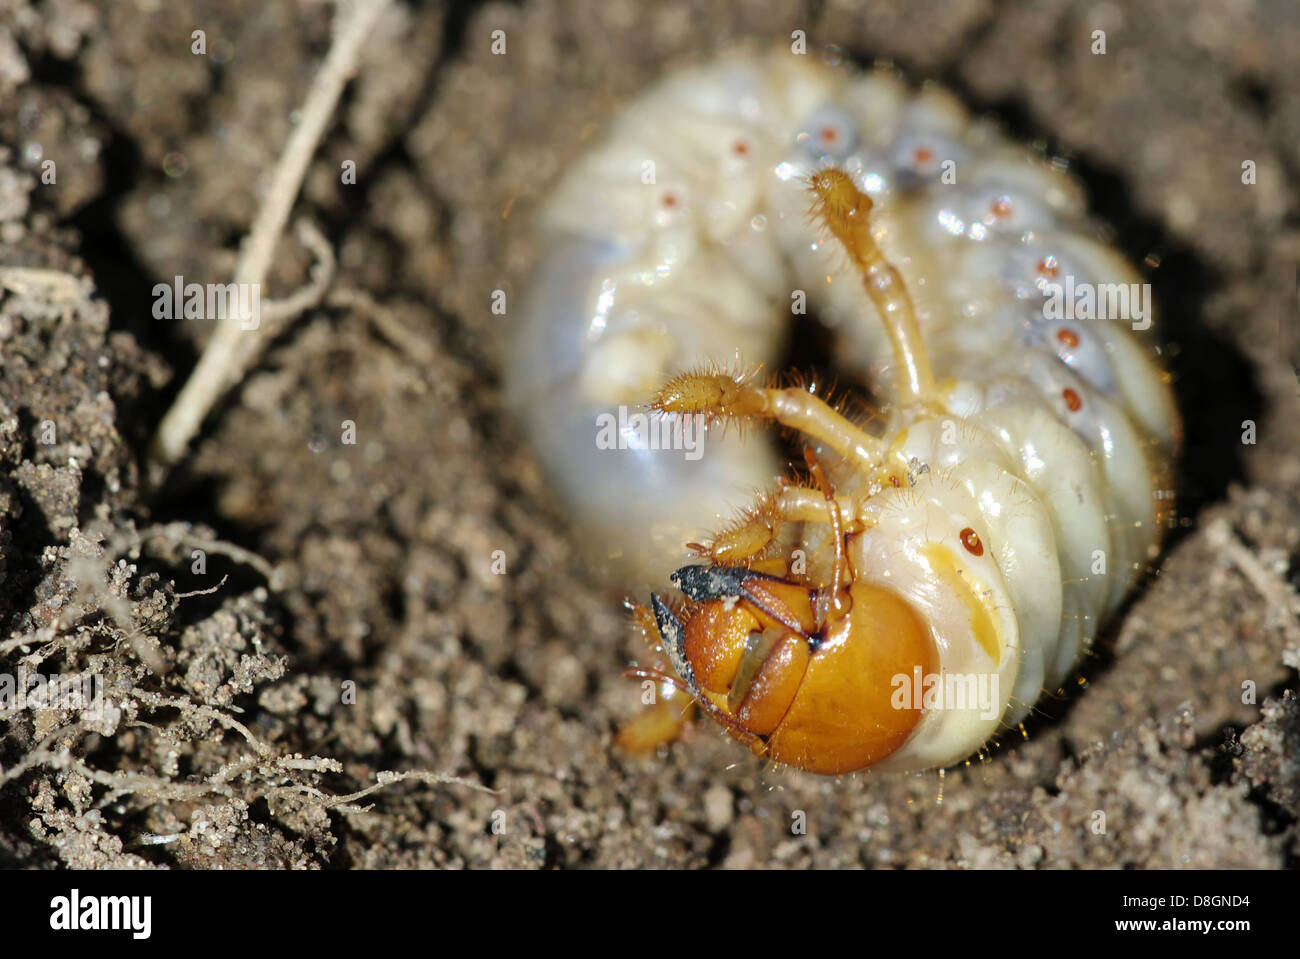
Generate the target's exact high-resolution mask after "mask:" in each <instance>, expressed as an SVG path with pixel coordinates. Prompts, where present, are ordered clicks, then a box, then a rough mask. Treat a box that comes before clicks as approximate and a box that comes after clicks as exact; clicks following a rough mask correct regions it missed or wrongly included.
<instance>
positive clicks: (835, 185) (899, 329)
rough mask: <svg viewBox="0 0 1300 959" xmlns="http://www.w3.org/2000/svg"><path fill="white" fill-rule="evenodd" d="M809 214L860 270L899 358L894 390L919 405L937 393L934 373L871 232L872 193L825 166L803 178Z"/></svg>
mask: <svg viewBox="0 0 1300 959" xmlns="http://www.w3.org/2000/svg"><path fill="white" fill-rule="evenodd" d="M808 190H809V192H810V193H811V194H812V197H813V204H812V211H811V212H812V214H813V216H815V217H816V218H817V219H819V220H821V221H822V222H823V223H825V224H826V226H827V227H828V228H829V229H830V231H831V233H833V234H834V235H835V238H836V239H837V240H839V241H840V244H841V245H842V246H843V247H844V250H845V252H846V253H848V255H849V259H850V260H852V261H853V265H854V266H855V267H857V270H858V272H859V273H860V274H861V275H862V285H863V287H864V288H865V289H866V291H867V296H869V297H870V298H871V302H872V303H874V304H875V306H876V312H878V313H879V314H880V319H881V322H882V323H884V324H885V331H886V332H887V333H888V334H889V342H890V345H891V346H892V347H893V350H894V358H895V359H896V360H897V362H898V395H899V398H900V399H901V400H902V402H904V403H906V404H924V403H928V402H930V401H932V400H933V399H934V398H935V396H936V394H937V392H938V391H937V389H936V387H935V381H934V372H933V371H932V370H931V369H930V360H929V357H928V356H927V355H926V351H925V343H924V342H923V341H922V339H921V327H920V324H919V323H918V322H917V319H916V307H915V306H913V305H912V297H911V295H910V294H909V293H908V292H907V286H906V284H905V283H904V282H903V276H902V274H901V273H899V272H898V270H897V268H896V267H895V266H894V265H893V264H892V263H890V262H889V261H888V260H887V259H885V254H884V253H883V252H881V249H880V247H879V245H877V243H876V239H875V237H874V236H872V235H871V222H870V213H871V207H872V205H873V204H872V202H871V197H869V196H867V194H865V193H863V192H862V191H861V190H859V189H858V187H857V184H855V183H854V182H853V178H852V177H851V176H849V175H848V174H847V173H845V172H844V171H843V170H839V169H836V168H835V167H828V168H827V169H824V170H818V171H817V172H816V173H813V174H812V175H811V176H809V177H808Z"/></svg>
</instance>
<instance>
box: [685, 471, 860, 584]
mask: <svg viewBox="0 0 1300 959" xmlns="http://www.w3.org/2000/svg"><path fill="white" fill-rule="evenodd" d="M846 516H847V517H852V516H853V508H852V504H849V503H837V502H836V501H835V500H834V499H830V500H828V499H827V498H826V496H825V495H824V494H823V493H822V492H819V491H817V490H812V489H808V488H807V487H804V486H783V487H781V488H780V489H778V490H777V491H776V492H774V493H772V494H771V495H769V496H764V497H763V498H762V499H761V500H760V501H759V503H758V505H756V506H754V507H752V508H750V509H748V510H746V511H745V512H744V513H743V514H742V515H741V517H740V519H739V520H738V521H737V522H736V523H734V524H732V525H731V526H728V527H727V528H725V529H723V530H721V531H719V532H718V534H717V535H716V536H715V537H714V538H713V539H712V540H711V541H710V542H708V543H689V544H687V545H688V546H689V547H690V548H691V549H693V550H694V551H695V552H696V554H697V555H698V556H700V557H701V558H703V559H707V560H709V561H710V562H712V563H714V564H716V565H719V566H727V565H734V564H737V563H746V562H749V561H750V560H751V559H753V558H754V557H756V556H760V555H761V554H762V553H763V552H764V551H765V550H767V549H768V548H769V547H770V546H772V544H773V543H775V542H776V541H777V538H778V537H779V536H780V533H781V527H782V525H783V524H785V523H826V524H828V525H830V524H832V523H834V522H841V523H843V522H844V517H846ZM846 528H850V526H846ZM777 562H778V563H779V564H780V568H779V569H777V568H775V567H774V568H772V569H766V568H763V569H762V571H763V572H774V573H777V574H778V575H779V574H783V573H784V572H785V568H784V567H785V564H784V562H782V561H780V560H778V561H777ZM750 566H751V568H753V569H758V568H759V566H758V565H756V564H753V563H751V564H750Z"/></svg>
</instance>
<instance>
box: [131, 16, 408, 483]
mask: <svg viewBox="0 0 1300 959" xmlns="http://www.w3.org/2000/svg"><path fill="white" fill-rule="evenodd" d="M390 2H391V0H351V2H340V4H339V7H338V12H337V14H336V20H335V31H334V42H333V44H332V46H331V47H330V51H329V53H328V54H327V55H326V57H325V60H324V62H323V63H322V64H321V66H320V70H319V71H318V72H317V74H316V78H315V80H314V81H313V82H312V86H311V90H310V91H309V92H308V94H307V99H306V101H305V102H304V103H303V106H302V110H301V111H300V117H301V119H300V120H299V122H298V125H297V126H296V127H295V128H294V130H293V132H292V133H291V134H290V136H289V142H288V143H287V144H286V145H285V149H284V153H283V154H281V156H280V160H279V162H278V163H277V165H276V168H275V172H274V174H273V176H272V178H271V185H270V188H269V189H268V190H267V194H266V199H265V200H264V202H263V204H262V207H261V209H260V210H259V211H258V214H257V218H256V220H254V222H253V227H252V230H251V231H250V232H249V234H248V237H247V238H246V239H245V241H244V245H243V247H242V249H241V251H240V256H239V261H238V263H237V264H236V266H235V275H234V281H235V282H236V283H239V284H248V285H250V286H252V285H260V284H261V283H262V282H263V281H264V280H265V279H266V274H267V272H268V270H269V269H270V265H271V257H272V255H273V254H274V253H275V247H276V244H277V242H278V241H279V239H280V234H281V233H282V232H283V231H284V225H285V222H286V220H287V219H288V217H289V211H290V209H291V208H292V207H293V203H294V200H295V199H296V198H297V196H298V191H299V189H300V187H301V186H302V180H303V176H304V174H305V173H306V170H307V165H308V164H309V163H310V162H311V158H312V155H313V154H314V153H315V151H316V145H317V143H319V141H320V138H321V136H322V135H323V134H324V132H325V127H326V125H327V124H328V123H329V120H330V117H331V116H333V114H334V109H335V107H336V106H337V104H338V99H339V96H340V95H341V94H342V92H343V87H344V86H345V85H346V83H347V81H348V79H349V78H350V77H351V76H352V74H353V72H354V71H355V70H356V66H357V58H358V56H359V54H360V51H361V46H362V44H363V43H364V42H365V39H366V37H367V36H368V35H369V33H370V31H371V28H372V27H373V26H374V25H375V22H376V21H377V20H378V19H379V17H380V15H381V14H382V13H383V12H384V10H385V9H386V8H387V7H388V5H389V3H390ZM245 327H246V318H245V317H244V316H243V315H241V311H239V310H231V311H230V312H229V313H228V314H227V315H226V316H225V317H223V318H221V319H219V320H218V321H217V325H216V328H215V329H214V330H213V332H212V338H211V339H210V340H209V341H208V345H207V348H206V349H205V350H204V351H203V355H202V356H201V357H199V362H198V364H197V365H196V366H195V367H194V372H193V373H191V374H190V378H189V380H188V381H186V383H185V386H184V387H183V388H182V389H181V392H180V394H179V395H178V396H177V397H176V402H175V403H173V404H172V407H171V409H169V410H168V411H167V414H166V415H165V416H164V417H163V419H162V422H161V423H160V424H159V426H158V432H157V433H156V434H155V435H154V438H153V443H152V444H151V446H150V450H149V460H150V467H149V480H150V482H151V483H152V484H154V485H158V484H160V483H161V481H162V479H163V478H165V476H166V474H167V472H168V471H169V470H170V469H171V467H172V466H173V465H174V464H175V463H176V462H177V461H178V460H179V459H180V458H181V456H183V455H184V453H185V450H186V448H187V447H188V446H189V444H190V441H191V440H192V439H193V438H194V436H195V434H197V433H198V430H199V427H200V426H201V425H202V423H203V419H204V417H206V416H207V414H208V411H209V410H211V409H212V407H213V405H214V404H215V403H216V402H217V400H219V399H220V398H221V396H222V395H223V394H224V393H225V392H226V390H227V389H229V388H230V387H231V386H233V385H234V384H235V383H237V382H239V380H240V379H242V378H243V375H244V373H245V371H246V370H247V369H248V367H249V366H250V365H251V364H252V362H253V361H254V360H255V359H256V357H257V356H258V354H259V353H260V352H261V349H262V347H263V346H264V345H265V344H266V342H268V337H267V335H266V331H265V330H264V329H251V330H250V329H246V328H245Z"/></svg>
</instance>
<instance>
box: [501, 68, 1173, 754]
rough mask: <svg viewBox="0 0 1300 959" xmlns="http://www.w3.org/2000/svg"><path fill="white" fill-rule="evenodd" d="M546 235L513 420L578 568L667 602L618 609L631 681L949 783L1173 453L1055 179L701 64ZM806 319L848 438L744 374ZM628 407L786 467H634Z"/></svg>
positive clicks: (836, 424) (1070, 624)
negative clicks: (576, 547)
mask: <svg viewBox="0 0 1300 959" xmlns="http://www.w3.org/2000/svg"><path fill="white" fill-rule="evenodd" d="M810 203H811V212H812V215H811V216H810V215H809V214H810ZM541 229H542V231H543V236H544V238H545V245H546V249H547V253H546V255H545V257H544V258H543V260H542V263H541V266H540V269H539V273H538V279H537V280H536V282H535V284H534V286H533V287H532V291H531V298H530V301H529V305H528V309H527V315H526V317H525V319H524V321H523V324H522V327H521V329H520V330H519V331H518V336H517V337H516V340H515V342H516V344H517V349H516V353H515V356H514V358H513V360H512V363H511V370H510V396H511V401H512V403H513V405H514V406H515V408H516V409H518V410H519V411H520V413H521V415H522V417H523V419H524V422H525V423H526V425H527V427H528V429H529V431H530V433H531V435H532V436H533V438H534V439H535V443H536V449H537V454H538V456H539V458H540V459H541V461H542V462H543V464H544V465H545V466H546V467H547V468H548V472H549V473H550V475H551V477H552V479H553V480H554V483H555V486H556V488H557V490H558V492H559V494H560V496H561V498H562V499H563V501H564V502H565V504H566V505H567V507H568V508H569V509H570V511H571V512H572V514H573V515H574V516H575V519H576V520H577V521H579V523H580V524H581V528H582V529H584V530H585V531H586V538H587V539H588V540H589V541H590V542H591V543H592V544H593V546H594V547H595V552H596V558H595V562H594V565H595V566H596V567H597V568H598V569H600V570H603V571H605V572H606V573H607V574H608V575H609V576H610V578H612V579H613V580H615V581H617V582H620V583H622V584H624V585H626V586H627V587H629V588H632V589H636V590H637V591H638V594H639V595H644V593H643V592H640V591H641V590H651V589H655V590H663V589H664V588H665V584H666V583H667V582H668V581H669V580H671V582H672V583H673V584H674V585H675V586H676V587H677V590H680V592H681V594H682V595H683V599H682V600H678V601H665V600H664V599H662V598H660V597H659V596H652V598H651V604H650V607H649V608H645V607H638V610H637V612H638V617H639V621H640V623H641V625H642V626H643V628H645V629H646V630H647V632H648V633H649V634H650V635H651V637H652V638H653V639H655V640H656V641H659V642H661V643H662V646H663V652H664V654H665V655H666V656H667V658H668V660H669V662H670V663H671V665H672V667H673V671H674V672H675V673H676V675H675V676H673V677H671V678H670V677H669V676H668V674H665V673H660V672H658V671H655V670H643V671H641V674H642V675H645V676H649V677H654V678H657V679H662V680H663V681H664V685H665V686H666V685H668V684H670V683H671V684H675V685H676V686H678V687H680V688H681V689H682V690H684V691H685V692H687V693H689V695H690V696H692V697H693V698H695V699H696V701H697V702H698V703H699V705H700V706H701V708H702V709H703V710H704V712H705V713H707V714H708V715H710V716H712V717H713V718H714V719H716V720H717V721H719V722H720V723H721V724H722V725H723V726H724V727H725V728H726V729H727V730H728V731H729V732H730V733H732V734H733V735H734V736H736V737H737V738H739V739H741V740H742V741H744V742H746V743H748V744H749V745H750V746H751V748H753V749H754V750H755V751H756V752H758V753H760V754H762V755H765V756H767V757H769V758H770V759H772V760H774V761H776V762H779V763H786V764H790V765H794V766H798V767H801V768H804V769H809V770H812V771H814V772H819V773H825V774H839V773H844V772H848V771H851V770H856V769H861V768H865V767H868V766H874V767H876V768H880V769H892V770H917V769H926V768H933V767H942V766H946V765H951V764H953V763H956V762H960V761H961V760H963V759H965V758H967V757H969V756H970V755H972V754H973V753H975V752H976V751H978V750H979V749H980V748H981V747H982V746H983V745H984V744H986V743H987V742H989V741H990V740H992V739H993V738H994V737H996V736H997V735H998V734H999V733H1000V732H1005V731H1006V730H1008V729H1012V728H1014V727H1015V726H1016V725H1017V724H1018V723H1020V722H1021V721H1022V720H1023V718H1024V717H1025V716H1026V715H1027V714H1028V712H1029V710H1030V709H1031V708H1032V706H1033V705H1034V703H1035V702H1036V701H1037V700H1038V698H1039V697H1040V695H1041V694H1042V693H1043V691H1044V690H1056V689H1057V688H1059V687H1060V686H1061V684H1062V683H1063V682H1064V681H1065V680H1066V678H1067V677H1068V675H1069V673H1070V672H1071V670H1073V669H1074V668H1075V667H1076V664H1077V663H1078V660H1079V657H1080V655H1081V654H1082V652H1083V651H1085V650H1086V649H1087V648H1088V646H1089V644H1090V643H1091V642H1092V641H1093V639H1094V637H1095V636H1096V632H1097V629H1098V627H1099V626H1100V625H1101V624H1102V623H1103V621H1104V619H1105V617H1106V616H1107V615H1109V614H1111V613H1113V612H1114V611H1115V609H1116V608H1117V607H1118V605H1119V604H1120V603H1121V601H1122V600H1123V598H1124V597H1125V595H1126V593H1127V592H1128V590H1129V589H1130V587H1131V586H1132V584H1133V583H1134V581H1135V580H1136V578H1137V576H1138V574H1139V572H1140V571H1141V570H1142V569H1143V568H1144V567H1145V565H1146V564H1147V563H1149V562H1150V561H1151V560H1152V559H1153V558H1154V557H1155V555H1156V551H1157V547H1158V541H1159V537H1160V532H1161V529H1162V526H1163V524H1164V521H1165V519H1166V514H1167V512H1168V511H1169V510H1170V509H1171V508H1172V503H1171V501H1170V500H1169V499H1168V498H1167V497H1164V496H1162V497H1160V498H1157V495H1156V491H1157V490H1164V489H1166V488H1167V487H1168V486H1169V485H1170V483H1169V476H1170V470H1171V464H1172V462H1173V460H1174V457H1175V455H1176V453H1177V448H1178V444H1179V424H1178V422H1177V417H1176V414H1175V412H1174V408H1173V405H1172V401H1171V396H1170V392H1169V388H1168V385H1167V382H1168V379H1167V377H1166V376H1165V375H1164V374H1163V372H1162V371H1161V370H1160V369H1159V368H1158V367H1157V366H1156V365H1155V363H1154V362H1153V356H1154V352H1155V351H1154V339H1153V337H1152V334H1151V333H1150V332H1149V330H1150V327H1151V323H1150V312H1149V311H1150V303H1149V298H1148V297H1147V296H1146V295H1145V292H1146V291H1145V288H1144V287H1143V286H1141V284H1140V280H1139V278H1138V276H1137V275H1136V274H1135V273H1134V271H1133V269H1132V268H1131V266H1129V265H1128V263H1127V262H1125V260H1124V259H1123V258H1122V257H1121V256H1119V255H1118V254H1117V253H1116V252H1115V251H1114V250H1112V249H1110V248H1109V247H1107V246H1106V245H1104V244H1103V243H1102V242H1100V241H1099V240H1098V239H1096V237H1095V233H1094V231H1093V230H1092V229H1091V228H1090V226H1089V224H1088V222H1087V220H1086V218H1085V209H1084V202H1083V197H1082V194H1081V191H1080V189H1079V188H1078V186H1077V184H1076V183H1075V182H1074V180H1073V179H1072V178H1071V177H1070V176H1069V175H1068V174H1066V173H1065V172H1063V171H1062V170H1060V169H1058V168H1055V167H1053V166H1052V165H1051V164H1050V163H1047V162H1045V161H1043V160H1042V158H1040V157H1037V156H1034V155H1033V154H1032V153H1031V152H1030V151H1029V150H1027V149H1026V148H1023V147H1017V146H1014V145H1012V144H1011V143H1009V142H1008V141H1006V140H1005V139H1003V138H1002V137H1001V136H1000V134H999V133H998V132H997V131H996V129H994V128H993V127H992V126H990V125H989V124H986V123H983V122H979V121H974V120H972V119H971V118H970V117H969V116H968V115H967V113H966V111H965V110H964V109H963V108H962V107H961V106H960V105H959V104H958V103H957V102H956V101H955V100H954V99H953V98H952V97H951V96H950V95H948V94H946V93H944V92H942V91H940V90H938V89H934V88H929V87H927V88H926V89H924V90H922V91H921V92H920V93H914V92H913V91H911V90H910V89H909V88H908V87H907V86H906V85H905V84H903V83H902V82H901V81H900V80H899V79H898V78H896V77H895V76H893V75H892V74H889V73H885V72H871V73H866V74H862V73H855V72H852V71H850V70H848V69H846V68H832V67H827V66H824V65H822V64H820V63H817V62H815V61H814V60H812V59H811V58H808V57H801V56H796V55H792V54H790V53H788V52H775V53H772V54H769V55H754V54H752V53H739V54H735V55H732V56H727V57H723V58H721V59H718V60H716V61H714V62H712V63H711V64H709V65H706V66H702V67H698V68H693V69H688V70H685V71H682V72H680V73H677V74H674V75H672V76H670V77H668V78H667V79H665V80H663V81H662V82H660V83H659V84H658V85H657V86H655V87H653V88H652V89H650V90H649V91H648V92H646V93H645V94H643V95H642V96H641V97H640V98H639V99H637V100H635V101H633V102H632V103H630V104H629V105H628V106H627V108H626V109H625V110H624V111H623V112H622V113H621V114H620V115H619V116H618V117H617V118H616V119H615V120H614V122H613V124H612V127H611V129H610V131H609V134H608V136H607V138H606V139H605V140H604V141H603V143H601V144H600V145H599V146H598V147H597V148H596V149H594V150H593V151H592V152H590V153H589V154H587V155H586V156H585V157H584V158H582V159H581V160H580V161H579V162H578V163H577V164H576V166H575V168H574V169H573V170H572V171H570V173H569V174H568V175H567V176H566V177H565V178H564V179H563V180H562V181H561V182H560V184H559V186H558V187H557V189H556V193H555V195H554V196H553V197H552V198H551V199H550V201H549V202H548V204H547V206H546V207H545V210H544V212H543V214H542V217H541ZM805 292H806V294H807V300H808V302H809V304H810V306H811V307H812V308H815V309H816V310H817V312H818V314H819V315H820V317H821V318H822V319H823V320H824V321H825V322H826V323H827V324H829V325H830V326H831V328H832V329H833V330H834V332H835V334H836V338H837V342H838V347H839V350H840V353H841V354H842V355H841V356H840V358H839V362H840V363H841V364H842V365H844V366H848V367H854V366H856V367H857V368H859V369H861V370H862V371H863V372H864V373H865V374H866V375H867V376H869V378H870V380H871V382H872V384H873V386H874V388H875V392H876V394H877V395H876V399H877V400H878V401H879V402H880V403H881V405H882V408H881V411H880V413H879V414H878V415H877V416H876V417H873V419H872V421H871V422H863V421H862V419H861V418H856V419H855V418H853V417H850V416H849V415H847V414H846V413H845V411H843V410H842V409H840V408H837V407H836V406H833V405H830V404H828V403H827V402H826V401H825V400H824V399H823V398H822V397H821V396H820V395H819V392H818V391H816V390H815V389H810V388H803V387H799V386H786V387H784V388H782V387H780V386H779V385H778V384H776V383H775V382H771V383H769V382H767V381H766V380H765V379H764V378H761V377H759V376H758V375H757V373H756V372H755V371H756V370H757V369H758V367H760V366H770V365H771V363H772V362H773V361H774V360H775V359H776V352H777V350H778V346H779V342H780V340H781V337H782V335H783V334H784V332H785V329H786V326H787V324H789V323H794V324H796V335H798V330H797V324H800V323H807V322H809V321H808V319H807V318H806V317H805V316H803V315H800V314H799V312H798V311H797V310H794V311H792V308H791V306H792V303H793V304H798V303H799V302H800V298H801V297H802V296H803V294H804V293H805ZM1108 311H1109V312H1108ZM742 363H743V364H744V365H743V366H742V365H741V364H742ZM746 370H747V371H749V372H743V371H746ZM651 398H653V400H652V406H653V408H654V410H655V411H656V415H658V416H663V417H666V418H668V419H669V420H670V421H672V420H673V419H674V418H676V419H679V420H680V419H681V418H684V417H692V416H702V417H704V418H706V419H707V420H708V422H710V423H711V424H715V425H716V424H718V423H721V424H723V425H726V424H728V423H731V422H736V421H741V422H745V423H758V422H760V421H764V420H766V421H771V422H772V423H773V424H775V425H780V426H784V427H787V428H788V429H789V430H790V431H792V433H793V434H794V435H795V436H796V438H797V439H798V441H799V442H800V443H801V444H803V446H804V456H805V462H806V470H805V471H804V472H803V473H801V474H798V475H796V476H795V478H793V479H791V478H790V475H791V474H789V471H787V473H786V475H784V477H783V474H782V468H781V466H780V465H779V463H778V459H777V456H776V453H775V450H774V447H773V446H772V445H771V444H770V443H768V442H766V441H765V440H764V438H763V437H762V436H759V435H750V436H741V435H740V434H741V431H740V430H719V429H717V428H713V429H710V430H709V431H708V432H707V433H706V435H705V439H704V442H703V445H702V447H701V448H700V449H697V450H696V453H697V456H696V457H690V456H687V455H685V452H686V451H684V450H681V449H678V450H673V449H663V448H662V446H663V444H662V443H654V444H652V443H650V442H648V441H647V433H646V431H644V430H642V431H638V430H636V429H634V428H633V426H632V425H631V424H632V421H631V420H630V419H629V416H630V415H631V413H634V412H636V411H638V410H644V409H645V408H646V407H645V404H646V403H647V402H648V401H651ZM620 408H622V409H621V411H620ZM620 412H621V414H622V417H623V419H622V420H618V419H617V417H619V415H620ZM602 414H604V415H605V419H604V420H603V421H604V422H606V423H608V422H610V420H609V417H614V418H615V419H614V420H613V421H614V422H618V423H620V424H621V425H622V436H623V440H624V441H623V442H620V443H619V444H617V445H618V446H622V447H624V448H621V449H604V448H601V447H604V446H609V445H610V444H609V443H608V442H602V443H598V442H597V435H598V429H599V427H598V424H599V422H602V420H601V416H602ZM638 425H640V424H638ZM683 435H685V434H683ZM669 445H671V444H669ZM698 454H702V455H698ZM756 489H757V490H766V491H767V492H763V493H760V494H759V495H758V497H757V499H756V500H755V496H754V490H756ZM747 502H749V503H755V505H752V506H750V507H749V508H748V509H745V510H743V511H742V513H741V515H740V518H739V519H737V520H734V521H732V522H731V523H730V525H727V522H726V521H727V518H728V517H729V516H731V515H733V514H734V512H735V510H736V508H737V507H738V506H741V505H743V504H745V503H747ZM720 526H721V527H722V529H721V532H719V533H717V534H715V535H714V536H713V537H712V538H708V539H706V538H705V537H703V536H702V534H701V531H702V530H704V529H717V528H719V527H720ZM700 540H703V542H702V543H701V542H699V541H700ZM688 543H690V544H691V546H689V547H688V546H687V545H686V544H688ZM692 559H693V560H694V562H692ZM674 595H676V591H674ZM990 696H992V701H991V702H990V701H988V700H989V697H990ZM677 708H680V707H679V706H678V707H677ZM658 728H659V727H657V726H654V725H653V724H652V723H647V724H646V727H645V729H641V730H636V729H634V730H633V731H632V733H631V734H630V735H629V736H628V737H626V739H627V740H629V741H632V742H635V741H637V740H649V739H653V738H654V736H655V735H657V733H652V732H650V731H649V730H651V729H658Z"/></svg>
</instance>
